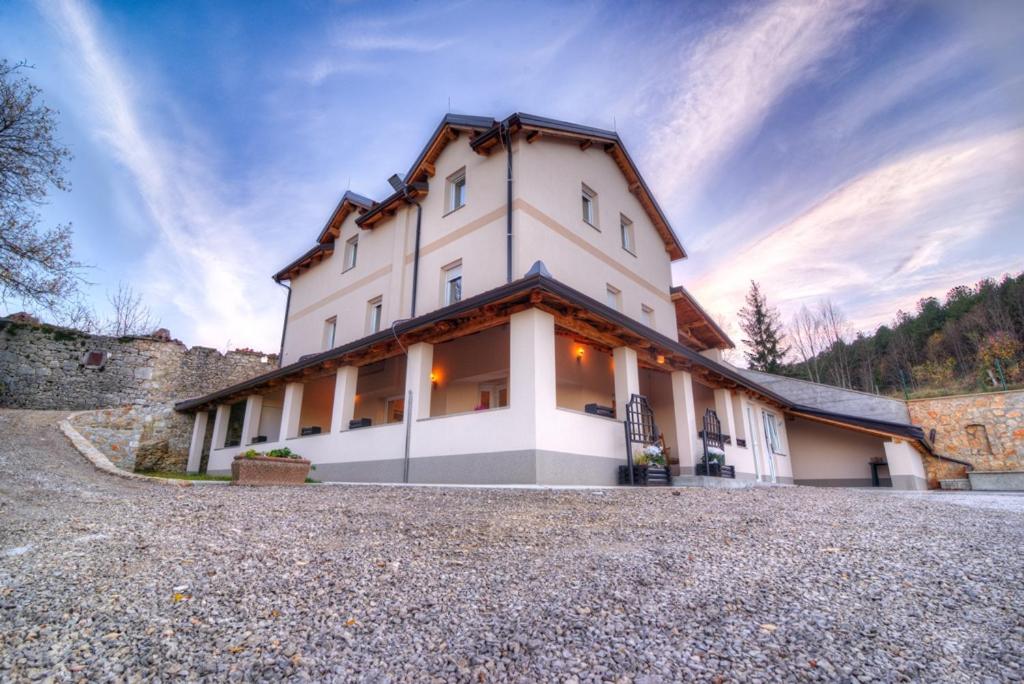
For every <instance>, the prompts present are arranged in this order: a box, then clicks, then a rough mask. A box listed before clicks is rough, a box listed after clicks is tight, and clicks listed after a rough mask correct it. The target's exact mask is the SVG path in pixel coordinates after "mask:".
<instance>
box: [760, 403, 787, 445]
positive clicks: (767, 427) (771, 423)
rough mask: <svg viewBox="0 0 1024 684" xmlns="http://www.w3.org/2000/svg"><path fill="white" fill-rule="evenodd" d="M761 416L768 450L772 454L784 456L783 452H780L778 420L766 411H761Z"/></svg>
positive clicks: (780, 441)
mask: <svg viewBox="0 0 1024 684" xmlns="http://www.w3.org/2000/svg"><path fill="white" fill-rule="evenodd" d="M761 415H762V416H763V417H764V434H765V437H767V439H768V448H769V449H771V450H772V453H773V454H779V455H782V456H785V452H784V451H783V450H782V440H781V439H780V438H779V422H778V420H779V419H778V418H777V417H776V415H775V414H774V413H768V412H767V411H763V412H762V413H761Z"/></svg>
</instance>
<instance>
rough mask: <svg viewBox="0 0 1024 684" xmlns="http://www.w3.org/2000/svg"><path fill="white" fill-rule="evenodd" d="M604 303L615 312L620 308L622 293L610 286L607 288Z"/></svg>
mask: <svg viewBox="0 0 1024 684" xmlns="http://www.w3.org/2000/svg"><path fill="white" fill-rule="evenodd" d="M605 303H606V304H608V306H610V307H612V308H613V309H615V310H616V311H618V310H619V309H621V308H622V293H621V292H619V290H618V288H615V287H612V286H611V285H609V286H608V289H607V291H606V298H605Z"/></svg>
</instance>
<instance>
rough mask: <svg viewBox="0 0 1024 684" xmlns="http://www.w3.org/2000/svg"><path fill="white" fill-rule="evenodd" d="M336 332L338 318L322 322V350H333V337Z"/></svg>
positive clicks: (334, 317) (333, 317)
mask: <svg viewBox="0 0 1024 684" xmlns="http://www.w3.org/2000/svg"><path fill="white" fill-rule="evenodd" d="M337 331H338V317H337V316H331V317H330V318H328V319H327V320H326V321H324V336H323V349H324V350H325V351H326V350H328V349H334V336H335V334H336V333H337Z"/></svg>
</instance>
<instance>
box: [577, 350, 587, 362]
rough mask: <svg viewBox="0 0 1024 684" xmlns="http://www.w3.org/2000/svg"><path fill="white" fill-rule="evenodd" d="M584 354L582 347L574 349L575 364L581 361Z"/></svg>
mask: <svg viewBox="0 0 1024 684" xmlns="http://www.w3.org/2000/svg"><path fill="white" fill-rule="evenodd" d="M584 353H585V351H584V349H583V347H576V363H579V362H580V361H582V360H583V354H584Z"/></svg>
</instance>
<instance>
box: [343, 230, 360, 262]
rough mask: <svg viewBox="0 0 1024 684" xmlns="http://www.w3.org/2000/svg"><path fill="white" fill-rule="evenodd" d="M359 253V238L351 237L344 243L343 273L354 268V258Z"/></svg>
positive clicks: (356, 236)
mask: <svg viewBox="0 0 1024 684" xmlns="http://www.w3.org/2000/svg"><path fill="white" fill-rule="evenodd" d="M358 253H359V236H358V235H353V236H352V237H350V238H349V239H348V240H346V241H345V263H344V266H343V269H344V270H345V271H348V270H351V269H353V268H355V267H356V256H357V254H358Z"/></svg>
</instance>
